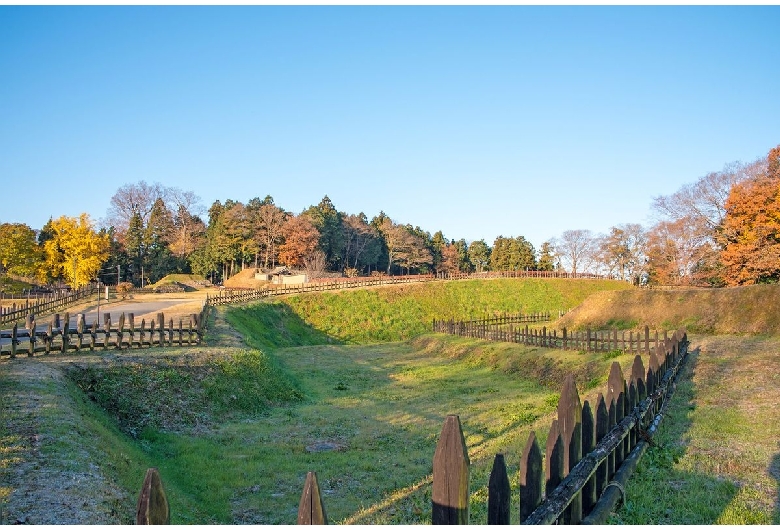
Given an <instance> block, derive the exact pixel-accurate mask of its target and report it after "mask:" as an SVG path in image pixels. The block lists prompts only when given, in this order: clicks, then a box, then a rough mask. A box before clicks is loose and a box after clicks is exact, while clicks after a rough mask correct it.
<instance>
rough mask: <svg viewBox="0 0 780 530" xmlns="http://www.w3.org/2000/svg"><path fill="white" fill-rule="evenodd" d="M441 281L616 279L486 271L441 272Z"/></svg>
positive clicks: (563, 273)
mask: <svg viewBox="0 0 780 530" xmlns="http://www.w3.org/2000/svg"><path fill="white" fill-rule="evenodd" d="M436 277H437V278H439V279H440V280H471V279H475V278H568V279H587V280H607V279H614V278H612V277H610V276H604V275H603V274H591V273H589V272H575V273H571V272H561V271H485V272H454V273H451V272H440V273H438V274H437V275H436Z"/></svg>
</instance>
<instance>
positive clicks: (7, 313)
mask: <svg viewBox="0 0 780 530" xmlns="http://www.w3.org/2000/svg"><path fill="white" fill-rule="evenodd" d="M97 290H98V288H97V287H96V286H95V285H89V286H86V287H82V288H80V289H76V290H75V291H71V292H69V293H67V294H64V295H55V294H51V295H46V296H42V297H37V298H34V299H33V301H32V302H31V301H30V300H29V299H27V300H25V301H24V303H22V302H21V301H20V302H19V303H18V304H17V303H15V302H14V303H12V304H11V305H10V306H8V307H0V325H4V324H9V323H11V322H20V321H22V320H25V319H26V318H27V317H28V315H30V314H33V315H40V314H44V313H52V312H54V311H57V310H58V309H63V308H65V307H68V306H69V305H73V304H75V303H76V302H79V301H81V300H83V299H84V298H87V297H88V296H91V295H93V294H95V293H96V292H97Z"/></svg>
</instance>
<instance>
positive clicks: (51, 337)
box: [43, 322, 54, 355]
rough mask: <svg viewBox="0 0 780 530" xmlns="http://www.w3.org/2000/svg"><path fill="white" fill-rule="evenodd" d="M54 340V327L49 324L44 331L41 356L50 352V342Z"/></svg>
mask: <svg viewBox="0 0 780 530" xmlns="http://www.w3.org/2000/svg"><path fill="white" fill-rule="evenodd" d="M52 340H54V326H53V325H52V322H49V327H48V329H47V330H46V337H44V339H43V348H44V350H43V354H44V355H49V353H50V352H51V341H52Z"/></svg>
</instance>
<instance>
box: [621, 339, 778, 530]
mask: <svg viewBox="0 0 780 530" xmlns="http://www.w3.org/2000/svg"><path fill="white" fill-rule="evenodd" d="M695 343H698V344H701V351H700V352H699V351H694V352H692V353H691V355H690V358H689V359H688V361H687V365H686V368H685V371H684V374H683V378H682V379H681V382H680V383H679V384H678V386H677V390H676V392H675V395H674V396H673V398H672V401H671V402H670V406H669V410H668V413H667V415H666V416H665V417H664V420H663V422H662V423H661V427H660V429H659V431H658V434H657V436H656V438H655V439H656V443H657V446H656V447H651V448H648V450H647V452H646V454H645V456H644V458H643V459H642V460H641V461H640V463H639V466H638V467H637V471H636V472H635V473H634V475H633V476H632V477H631V480H630V481H629V484H628V488H627V489H626V496H627V499H628V501H627V503H626V506H625V507H624V508H621V509H620V510H618V512H617V513H616V514H613V517H612V521H611V522H613V523H619V524H739V525H744V524H778V523H780V514H778V508H777V503H778V482H777V481H778V478H780V472H779V471H780V452H779V451H778V444H777V440H778V439H780V427H778V422H777V413H776V404H777V403H778V400H779V399H780V390H778V385H777V381H778V376H777V375H776V374H777V373H778V371H777V368H778V361H777V349H778V347H780V343H778V339H776V338H766V337H764V338H758V337H757V338H751V339H744V338H737V337H728V336H724V337H704V338H701V339H700V340H697V341H695Z"/></svg>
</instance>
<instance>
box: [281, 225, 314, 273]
mask: <svg viewBox="0 0 780 530" xmlns="http://www.w3.org/2000/svg"><path fill="white" fill-rule="evenodd" d="M282 233H283V235H284V243H283V244H282V245H281V246H280V247H279V262H280V263H284V264H285V265H287V266H288V267H303V266H305V260H306V258H307V257H310V256H311V255H312V254H313V253H314V252H315V251H316V249H317V245H318V243H319V239H320V232H319V230H317V227H316V226H314V223H312V222H311V219H309V217H308V216H306V215H299V216H296V217H289V218H288V219H287V221H286V222H285V224H284V227H283V228H282Z"/></svg>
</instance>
